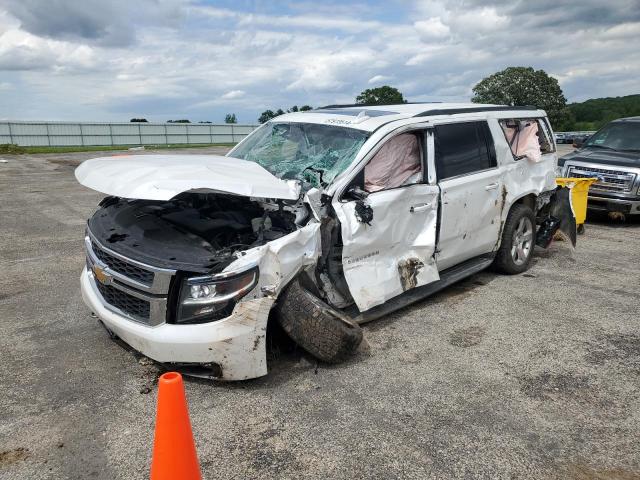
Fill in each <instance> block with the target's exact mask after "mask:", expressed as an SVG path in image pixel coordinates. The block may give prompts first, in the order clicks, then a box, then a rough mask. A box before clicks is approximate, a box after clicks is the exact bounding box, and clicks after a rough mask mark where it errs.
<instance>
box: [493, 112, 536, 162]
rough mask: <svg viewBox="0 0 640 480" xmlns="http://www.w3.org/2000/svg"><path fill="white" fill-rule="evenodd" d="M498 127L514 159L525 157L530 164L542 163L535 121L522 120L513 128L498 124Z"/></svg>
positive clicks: (502, 123)
mask: <svg viewBox="0 0 640 480" xmlns="http://www.w3.org/2000/svg"><path fill="white" fill-rule="evenodd" d="M500 125H501V126H502V130H504V134H505V136H506V138H507V142H509V145H510V146H511V151H512V152H513V154H514V155H515V156H516V158H521V157H527V158H528V159H529V160H531V161H532V162H540V161H542V151H541V150H540V140H539V138H538V122H537V121H535V120H522V121H519V122H518V123H517V124H516V125H515V126H513V125H509V124H507V123H506V122H500Z"/></svg>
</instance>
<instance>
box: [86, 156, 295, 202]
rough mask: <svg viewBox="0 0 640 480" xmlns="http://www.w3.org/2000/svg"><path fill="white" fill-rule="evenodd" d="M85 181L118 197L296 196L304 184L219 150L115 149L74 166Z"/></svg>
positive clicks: (280, 197) (87, 184)
mask: <svg viewBox="0 0 640 480" xmlns="http://www.w3.org/2000/svg"><path fill="white" fill-rule="evenodd" d="M75 175H76V179H77V180H78V182H80V184H82V185H84V186H85V187H88V188H91V189H93V190H97V191H98V192H102V193H105V194H107V195H114V196H116V197H124V198H137V199H142V200H170V199H171V198H173V197H175V196H176V195H178V194H180V193H183V192H187V191H198V192H222V193H230V194H235V195H241V196H245V197H261V198H279V199H284V200H296V199H297V198H298V196H299V195H300V187H299V185H298V184H297V182H295V181H293V180H288V181H285V180H281V179H279V178H277V177H275V176H274V175H272V174H271V173H269V172H268V171H267V170H265V169H264V168H263V167H261V166H260V165H258V164H257V163H254V162H248V161H246V160H240V159H238V158H233V157H222V156H219V155H116V156H112V157H101V158H93V159H91V160H87V161H85V162H83V163H82V164H81V165H80V166H79V167H78V168H76V171H75Z"/></svg>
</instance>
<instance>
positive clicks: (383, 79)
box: [367, 75, 392, 85]
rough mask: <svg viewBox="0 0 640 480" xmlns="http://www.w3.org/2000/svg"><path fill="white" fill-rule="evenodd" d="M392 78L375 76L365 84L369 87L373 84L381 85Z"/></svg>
mask: <svg viewBox="0 0 640 480" xmlns="http://www.w3.org/2000/svg"><path fill="white" fill-rule="evenodd" d="M391 78H392V77H390V76H387V75H375V76H373V77H371V78H370V79H369V80H367V83H368V84H369V85H372V84H374V83H383V82H388V81H389V80H391Z"/></svg>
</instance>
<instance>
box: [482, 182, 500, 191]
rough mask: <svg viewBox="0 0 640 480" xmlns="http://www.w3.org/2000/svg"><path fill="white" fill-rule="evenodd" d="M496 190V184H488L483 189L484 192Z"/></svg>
mask: <svg viewBox="0 0 640 480" xmlns="http://www.w3.org/2000/svg"><path fill="white" fill-rule="evenodd" d="M496 188H498V183H497V182H496V183H490V184H489V185H487V186H486V187H484V189H485V190H495V189H496Z"/></svg>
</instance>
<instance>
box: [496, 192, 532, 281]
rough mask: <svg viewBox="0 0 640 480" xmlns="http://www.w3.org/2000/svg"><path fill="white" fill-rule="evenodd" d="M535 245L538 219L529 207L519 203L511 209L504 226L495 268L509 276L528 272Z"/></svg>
mask: <svg viewBox="0 0 640 480" xmlns="http://www.w3.org/2000/svg"><path fill="white" fill-rule="evenodd" d="M535 244H536V217H535V215H534V214H533V211H532V210H531V209H530V208H529V207H527V206H525V205H522V204H519V203H518V204H516V205H514V206H513V207H512V208H511V211H510V212H509V215H508V216H507V221H506V222H505V224H504V229H503V230H502V243H501V244H500V248H499V249H498V253H497V254H496V258H495V260H494V261H493V265H494V267H495V268H496V270H498V271H499V272H502V273H506V274H508V275H514V274H517V273H522V272H524V271H526V270H528V268H529V265H530V264H531V258H532V257H533V248H534V246H535Z"/></svg>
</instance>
